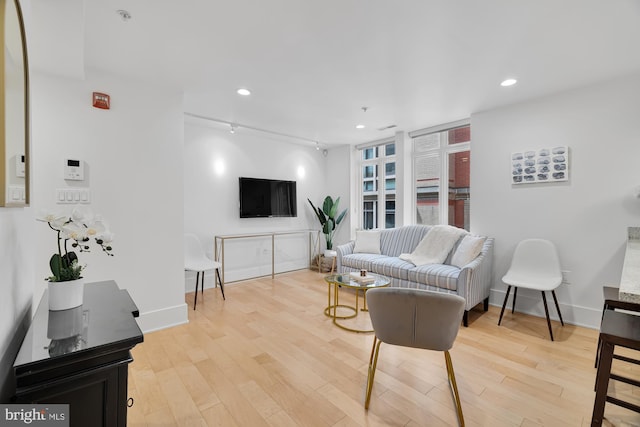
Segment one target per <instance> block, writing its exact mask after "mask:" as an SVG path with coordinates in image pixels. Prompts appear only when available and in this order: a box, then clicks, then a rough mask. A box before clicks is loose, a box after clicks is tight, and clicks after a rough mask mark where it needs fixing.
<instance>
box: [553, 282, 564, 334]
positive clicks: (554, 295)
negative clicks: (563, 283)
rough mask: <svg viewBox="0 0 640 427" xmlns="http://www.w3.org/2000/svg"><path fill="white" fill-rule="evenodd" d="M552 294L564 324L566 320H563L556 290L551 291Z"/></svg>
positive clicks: (561, 321)
mask: <svg viewBox="0 0 640 427" xmlns="http://www.w3.org/2000/svg"><path fill="white" fill-rule="evenodd" d="M551 295H553V301H555V303H556V310H558V316H559V317H560V323H561V324H562V326H564V320H562V313H560V304H558V298H556V291H555V290H553V291H551Z"/></svg>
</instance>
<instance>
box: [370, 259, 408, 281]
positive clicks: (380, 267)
mask: <svg viewBox="0 0 640 427" xmlns="http://www.w3.org/2000/svg"><path fill="white" fill-rule="evenodd" d="M412 268H415V266H414V265H413V264H411V263H410V262H406V261H403V260H401V259H400V258H398V257H383V258H377V259H376V260H375V262H372V263H371V265H370V267H369V269H368V271H371V272H372V273H377V274H382V275H383V276H387V277H392V278H394V279H401V280H408V279H409V270H411V269H412Z"/></svg>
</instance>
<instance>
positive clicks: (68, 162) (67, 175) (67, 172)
mask: <svg viewBox="0 0 640 427" xmlns="http://www.w3.org/2000/svg"><path fill="white" fill-rule="evenodd" d="M64 179H69V180H73V181H84V162H83V161H82V160H75V159H65V160H64Z"/></svg>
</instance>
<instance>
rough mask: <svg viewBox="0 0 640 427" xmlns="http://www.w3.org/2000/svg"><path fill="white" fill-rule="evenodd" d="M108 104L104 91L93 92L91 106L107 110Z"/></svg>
mask: <svg viewBox="0 0 640 427" xmlns="http://www.w3.org/2000/svg"><path fill="white" fill-rule="evenodd" d="M109 105H110V98H109V95H107V94H106V93H100V92H93V106H94V107H96V108H102V109H103V110H108V109H109Z"/></svg>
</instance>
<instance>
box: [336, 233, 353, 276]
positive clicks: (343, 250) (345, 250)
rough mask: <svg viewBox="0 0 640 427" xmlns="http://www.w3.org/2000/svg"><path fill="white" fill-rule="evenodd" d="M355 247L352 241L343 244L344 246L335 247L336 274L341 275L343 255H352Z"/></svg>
mask: <svg viewBox="0 0 640 427" xmlns="http://www.w3.org/2000/svg"><path fill="white" fill-rule="evenodd" d="M355 247H356V242H355V240H352V241H351V242H349V243H345V244H344V245H339V246H336V252H337V253H338V256H337V257H336V272H337V273H342V257H343V256H345V255H350V254H352V253H353V250H354V249H355Z"/></svg>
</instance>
